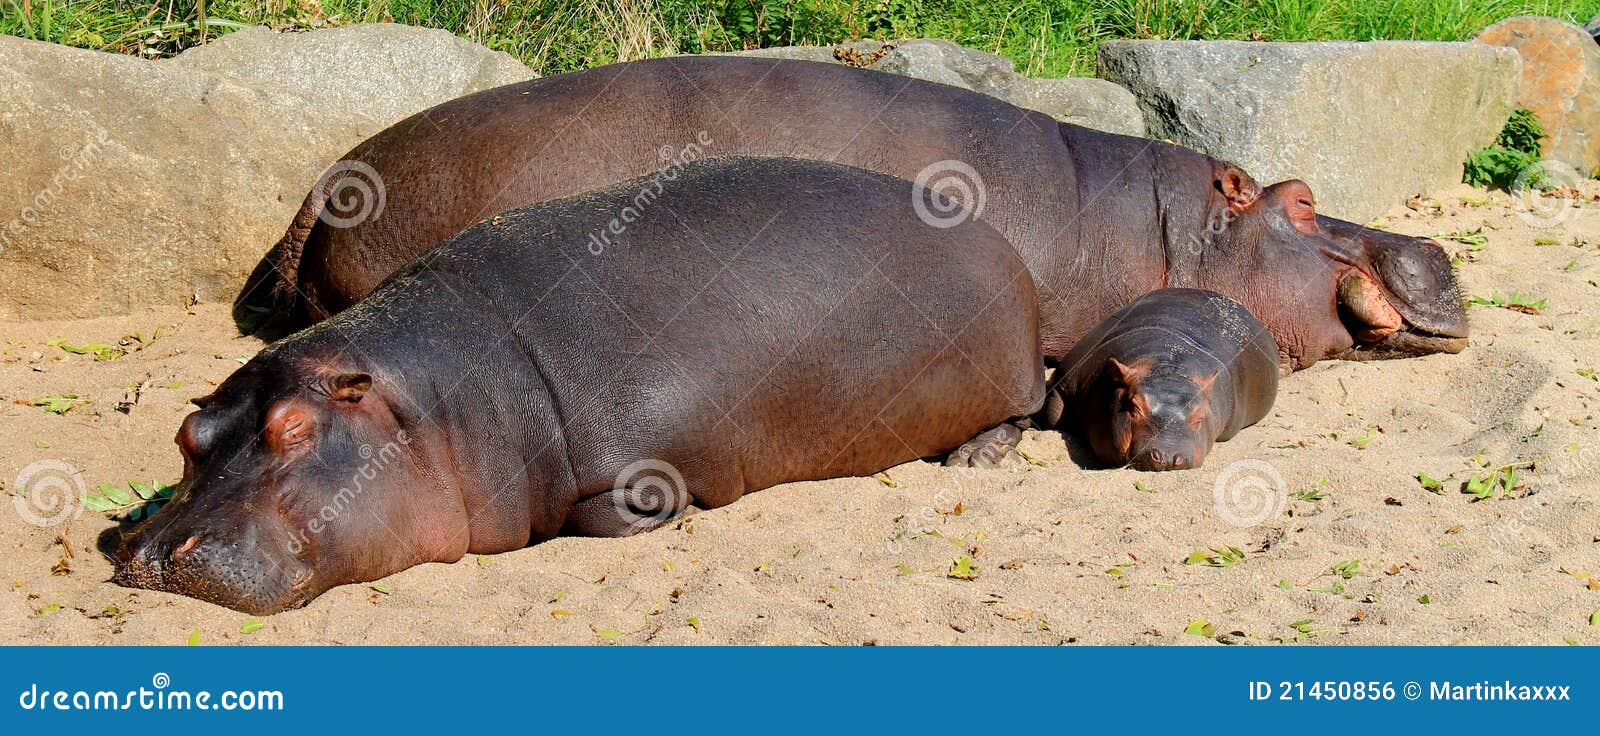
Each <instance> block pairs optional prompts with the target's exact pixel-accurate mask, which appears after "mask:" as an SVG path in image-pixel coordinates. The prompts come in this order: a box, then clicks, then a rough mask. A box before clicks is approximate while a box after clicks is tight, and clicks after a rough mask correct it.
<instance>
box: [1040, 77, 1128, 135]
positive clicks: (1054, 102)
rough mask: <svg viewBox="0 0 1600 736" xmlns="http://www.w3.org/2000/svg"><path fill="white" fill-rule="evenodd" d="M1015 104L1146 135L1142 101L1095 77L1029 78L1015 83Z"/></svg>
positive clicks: (1101, 127) (1112, 130)
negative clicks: (1140, 106) (1140, 107)
mask: <svg viewBox="0 0 1600 736" xmlns="http://www.w3.org/2000/svg"><path fill="white" fill-rule="evenodd" d="M1008 99H1010V100H1011V102H1012V104H1014V105H1016V106H1018V107H1025V108H1028V109H1029V110H1038V111H1039V112H1042V113H1044V114H1046V115H1049V116H1050V117H1053V118H1055V119H1057V120H1060V121H1061V122H1063V123H1072V124H1074V125H1082V126H1084V127H1085V128H1094V129H1095V130H1104V131H1106V132H1108V133H1121V134H1123V135H1132V136H1140V137H1143V136H1144V134H1145V122H1144V112H1143V111H1142V110H1140V109H1139V100H1138V98H1136V97H1134V96H1133V93H1132V92H1129V91H1128V90H1126V89H1124V88H1123V87H1122V86H1121V85H1118V84H1115V83H1113V82H1108V81H1106V80H1104V79H1095V78H1093V77H1063V78H1061V79H1026V80H1025V83H1022V84H1016V85H1013V86H1012V88H1011V90H1010V93H1009V98H1008Z"/></svg>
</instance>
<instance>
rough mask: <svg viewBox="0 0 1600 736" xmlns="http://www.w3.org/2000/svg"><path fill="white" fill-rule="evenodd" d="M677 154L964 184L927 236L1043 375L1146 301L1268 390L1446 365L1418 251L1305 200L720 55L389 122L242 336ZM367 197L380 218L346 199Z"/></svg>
mask: <svg viewBox="0 0 1600 736" xmlns="http://www.w3.org/2000/svg"><path fill="white" fill-rule="evenodd" d="M685 153H688V154H692V155H706V156H720V155H741V154H742V155H769V156H790V157H795V158H805V159H815V160H825V161H836V162H838V163H842V164H846V165H850V166H857V167H860V168H864V169H869V170H873V171H878V172H882V173H886V174H890V175H892V176H897V177H900V178H902V179H906V180H908V181H922V182H926V183H927V185H928V186H929V187H932V188H935V189H938V190H941V191H946V190H948V191H958V190H959V189H960V188H961V187H963V186H964V187H965V188H966V191H967V193H968V196H967V197H966V198H965V199H964V200H963V202H962V206H961V207H960V208H959V210H957V211H953V212H946V213H934V214H935V215H936V216H938V217H941V218H946V219H948V220H949V221H958V220H959V219H961V218H963V217H966V216H976V217H979V218H980V219H982V220H984V221H986V222H988V223H989V224H990V225H992V226H993V227H994V228H995V229H996V230H998V231H999V232H1000V233H1001V234H1002V235H1004V236H1005V237H1006V238H1007V239H1008V240H1010V241H1011V242H1012V244H1013V245H1014V246H1015V247H1016V248H1017V249H1018V251H1019V252H1020V253H1022V255H1023V258H1024V260H1025V261H1027V262H1028V265H1029V268H1030V270H1031V271H1032V275H1033V277H1034V282H1035V285H1036V287H1037V288H1038V291H1039V297H1040V320H1041V333H1042V337H1043V340H1044V343H1045V355H1046V357H1047V358H1048V359H1050V360H1051V361H1058V360H1059V359H1060V358H1062V357H1063V356H1065V354H1066V352H1067V351H1068V350H1070V349H1071V348H1072V346H1073V345H1075V344H1076V343H1077V341H1078V340H1079V339H1081V338H1082V337H1083V335H1085V334H1086V333H1087V332H1088V331H1089V330H1090V329H1091V328H1092V327H1093V326H1094V325H1095V324H1097V323H1099V322H1100V321H1101V320H1102V319H1104V318H1105V317H1106V316H1107V315H1109V314H1111V313H1112V312H1113V311H1116V309H1117V308H1119V307H1121V306H1123V305H1125V304H1127V303H1129V302H1131V301H1133V300H1134V299H1135V298H1137V297H1138V296H1140V295H1141V294H1144V293H1146V292H1149V291H1152V290H1155V289H1159V288H1163V287H1168V286H1191V287H1198V288H1207V289H1212V290H1215V291H1219V292H1222V293H1224V294H1228V295H1230V296H1232V297H1233V298H1236V299H1239V300H1241V301H1243V302H1244V303H1245V305H1246V306H1247V307H1249V308H1250V309H1251V310H1252V311H1253V312H1254V313H1255V314H1256V315H1257V316H1258V317H1260V318H1261V319H1262V320H1263V321H1264V322H1265V323H1266V324H1267V325H1268V327H1270V328H1271V329H1272V332H1273V336H1274V337H1275V338H1277V340H1278V343H1279V345H1280V347H1281V348H1282V350H1283V356H1282V362H1283V366H1284V368H1285V370H1288V369H1296V368H1302V367H1305V366H1307V365H1310V364H1311V363H1314V362H1316V361H1317V360H1320V359H1324V358H1330V357H1344V358H1372V357H1399V356H1405V355H1421V354H1424V353H1431V352H1438V351H1448V352H1456V351H1459V350H1460V349H1461V348H1462V347H1463V346H1464V345H1465V343H1466V339H1465V338H1466V334H1467V333H1466V317H1465V312H1464V310H1463V308H1462V305H1461V302H1460V296H1459V294H1458V293H1457V288H1456V280H1455V276H1454V274H1453V273H1452V271H1451V269H1450V264H1449V262H1448V260H1447V258H1446V256H1445V254H1444V251H1443V250H1442V249H1441V248H1439V247H1438V245H1437V244H1436V243H1433V242H1432V241H1428V240H1424V239H1417V238H1408V237H1401V236H1397V235H1389V234H1387V233H1382V232H1379V231H1376V230H1370V229H1367V228H1363V227H1359V226H1357V225H1353V224H1350V223H1344V222H1339V221H1336V220H1331V219H1329V218H1324V217H1318V216H1316V215H1315V211H1314V210H1313V209H1312V208H1311V199H1310V193H1309V191H1308V190H1306V189H1305V188H1304V185H1301V184H1298V183H1289V184H1280V185H1278V186H1276V187H1272V188H1269V189H1267V190H1266V191H1265V192H1263V190H1262V189H1261V187H1259V186H1257V185H1256V183H1255V182H1254V181H1253V180H1251V178H1250V177H1249V175H1248V174H1245V173H1244V172H1243V171H1240V170H1239V169H1238V168H1236V167H1234V166H1231V165H1229V164H1226V163H1224V162H1221V161H1217V160H1215V159H1212V158H1209V157H1206V156H1203V155H1201V154H1199V153H1196V152H1194V151H1191V150H1188V149H1184V148H1180V147H1178V146H1173V145H1170V144H1167V143H1161V142H1158V141H1151V140H1144V139H1138V138H1129V137H1125V136H1119V135H1112V134H1109V133H1102V132H1098V131H1094V130H1090V129H1087V128H1081V127H1077V126H1073V125H1066V124H1061V123H1057V122H1056V121H1055V120H1053V119H1051V118H1050V117H1049V116H1047V115H1044V114H1041V113H1037V112H1032V111H1028V110H1023V109H1021V108H1018V107H1015V106H1012V105H1010V104H1007V103H1005V102H1002V101H1000V100H998V99H995V98H993V97H989V96H986V95H982V94H978V93H976V92H969V91H966V90H962V89H958V88H955V87H949V86H945V85H941V84H934V83H931V82H924V81H921V80H916V79H908V78H906V77H900V76H895V75H890V74H884V73H881V72H875V71H870V70H861V69H852V68H849V67H844V66H840V65H832V64H819V63H814V62H804V61H790V60H776V59H755V58H729V57H677V58H668V59H656V60H648V61H639V62H630V63H626V64H616V65H612V66H606V67H600V68H596V69H591V70H587V71H583V72H577V73H573V74H563V75H559V76H553V77H546V78H544V79H538V80H534V81H531V82H526V83H520V84H514V85H509V86H506V87H501V88H498V89H493V90H488V91H485V92H482V93H479V94H476V95H471V96H468V97H464V98H461V99H459V100H455V101H452V102H448V103H445V104H443V105H440V106H439V107H436V108H433V109H431V110H428V111H425V112H422V113H419V114H418V115H416V116H413V117H412V118H410V119H407V120H405V121H402V122H400V123H397V124H396V125H395V126H393V127H391V128H389V129H388V130H386V131H383V132H381V133H379V134H378V135H376V136H374V137H373V138H372V139H370V140H368V141H366V142H365V143H363V144H361V145H360V146H358V147H357V148H356V149H355V150H353V151H351V152H350V153H349V154H347V155H346V156H345V159H346V161H344V162H341V163H340V164H339V165H336V166H334V167H332V168H331V169H330V170H329V174H330V175H328V176H325V177H324V179H323V181H321V182H320V183H319V185H318V186H317V187H315V188H314V189H313V191H312V192H311V194H310V195H309V196H308V197H307V198H306V200H305V202H304V203H303V205H302V206H301V209H300V211H299V214H298V215H297V216H296V217H295V220H294V222H293V223H292V225H291V227H290V228H289V231H288V233H287V234H286V235H285V236H284V238H283V240H282V242H280V243H279V244H278V246H277V248H275V249H274V251H273V253H272V254H270V255H269V256H268V258H267V260H266V261H264V262H263V264H262V265H261V267H260V268H259V269H258V271H257V273H256V277H255V278H254V279H253V280H252V287H251V288H248V289H247V290H246V292H245V293H244V294H243V295H241V298H240V302H239V309H238V310H237V312H236V315H237V316H238V317H239V318H240V319H241V320H245V321H248V320H249V319H253V318H255V317H258V316H259V314H257V310H258V309H260V308H261V307H260V306H259V301H260V297H262V296H263V295H264V294H265V293H266V292H268V291H271V292H272V293H273V294H274V295H275V296H276V307H275V309H276V310H277V315H278V317H279V318H281V319H284V320H288V321H289V322H290V323H293V324H299V323H304V322H305V321H307V320H311V319H321V318H323V317H325V316H326V315H328V314H332V313H335V312H338V311H339V310H342V309H344V308H347V307H348V306H350V305H351V304H353V303H355V301H356V300H358V299H360V298H361V297H362V296H363V295H365V294H367V293H368V292H370V291H371V290H372V289H373V288H374V287H375V286H377V284H378V283H379V282H380V281H382V280H383V279H384V278H385V277H387V276H388V275H389V274H390V273H391V272H392V271H394V270H395V269H396V268H398V267H399V266H400V265H402V264H404V263H405V262H406V261H407V260H409V259H410V258H411V257H412V256H414V255H416V254H418V253H421V252H422V251H423V250H425V249H427V248H429V247H431V246H432V245H434V244H435V243H437V242H439V241H441V240H443V239H445V238H447V237H450V236H451V235H453V234H455V233H457V232H460V231H461V230H464V229H466V228H467V227H470V226H472V225H473V224H474V223H476V222H478V221H479V220H482V219H484V218H486V217H489V216H490V215H493V214H494V213H496V212H499V211H502V210H506V209H510V208H513V207H520V206H523V205H527V204H529V203H533V202H540V201H545V200H550V199H556V198H560V197H566V196H571V195H574V194H577V193H579V192H583V191H586V190H589V189H593V188H595V187H599V186H605V185H608V184H612V183H615V182H618V181H623V180H626V179H629V178H632V177H636V176H642V175H644V174H647V173H649V172H651V171H654V170H656V169H658V168H660V167H661V166H662V165H663V164H664V163H666V162H667V160H668V159H675V158H678V157H680V156H681V155H683V154H685ZM360 171H364V172H368V173H367V174H366V175H376V176H377V177H378V178H380V179H381V182H367V181H365V180H364V179H363V178H362V177H361V176H358V175H357V172H360ZM372 184H377V186H375V187H371V188H372V189H376V190H377V191H381V192H382V194H383V200H382V205H383V206H382V207H381V210H380V209H379V208H377V207H376V206H375V204H376V203H375V202H373V201H363V200H361V199H360V198H359V196H356V198H355V199H354V200H350V199H347V198H348V197H351V196H353V195H359V193H360V192H361V191H362V187H363V186H371V185H372ZM346 185H348V186H346Z"/></svg>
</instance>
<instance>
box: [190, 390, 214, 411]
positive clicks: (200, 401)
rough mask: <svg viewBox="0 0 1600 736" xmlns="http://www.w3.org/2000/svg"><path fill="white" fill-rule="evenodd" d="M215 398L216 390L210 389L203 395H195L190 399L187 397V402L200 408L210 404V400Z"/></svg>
mask: <svg viewBox="0 0 1600 736" xmlns="http://www.w3.org/2000/svg"><path fill="white" fill-rule="evenodd" d="M216 398H217V392H215V391H212V392H211V393H209V394H206V395H205V396H196V397H194V398H192V399H189V403H191V404H194V405H195V406H198V407H200V408H201V409H204V408H206V407H208V406H211V402H213V401H215V400H216Z"/></svg>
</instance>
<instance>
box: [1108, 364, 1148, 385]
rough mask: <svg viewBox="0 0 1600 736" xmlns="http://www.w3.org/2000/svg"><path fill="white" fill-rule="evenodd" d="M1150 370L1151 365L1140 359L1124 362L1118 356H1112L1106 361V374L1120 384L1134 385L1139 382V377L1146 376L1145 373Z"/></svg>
mask: <svg viewBox="0 0 1600 736" xmlns="http://www.w3.org/2000/svg"><path fill="white" fill-rule="evenodd" d="M1149 370H1150V367H1149V366H1147V365H1145V364H1143V363H1140V362H1139V361H1134V362H1133V363H1124V362H1122V361H1120V360H1117V359H1116V358H1110V359H1108V360H1107V361H1106V375H1107V376H1109V377H1110V378H1111V380H1112V381H1114V382H1116V383H1117V384H1118V385H1120V386H1132V385H1134V384H1136V383H1138V382H1139V379H1141V378H1144V374H1145V373H1148V372H1149Z"/></svg>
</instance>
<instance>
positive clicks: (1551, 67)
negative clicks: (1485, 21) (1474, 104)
mask: <svg viewBox="0 0 1600 736" xmlns="http://www.w3.org/2000/svg"><path fill="white" fill-rule="evenodd" d="M1473 40H1475V41H1477V42H1479V43H1486V44H1491V45H1494V46H1505V47H1507V48H1513V49H1516V50H1517V53H1519V54H1521V55H1522V81H1521V84H1520V85H1519V86H1518V88H1517V99H1516V104H1517V107H1525V108H1528V109H1530V110H1532V111H1533V113H1534V114H1535V115H1537V116H1538V117H1539V122H1540V123H1542V124H1543V126H1544V131H1545V133H1547V134H1549V136H1550V139H1549V140H1547V141H1545V143H1544V156H1545V158H1552V159H1555V160H1557V161H1561V162H1563V163H1566V164H1567V165H1568V166H1571V167H1573V168H1575V169H1577V170H1578V171H1581V172H1583V173H1585V174H1588V173H1591V172H1594V171H1596V170H1597V169H1600V45H1597V44H1596V43H1595V41H1594V36H1593V35H1591V34H1590V32H1589V31H1586V30H1584V29H1582V28H1579V27H1578V26H1575V25H1573V24H1571V23H1566V22H1563V21H1559V20H1556V19H1555V18H1549V17H1546V16H1542V15H1523V16H1518V17H1516V18H1508V19H1506V20H1503V21H1500V22H1499V23H1496V24H1494V25H1492V26H1489V27H1488V28H1485V29H1484V30H1483V32H1482V33H1479V34H1478V36H1477V37H1476V38H1475V39H1473Z"/></svg>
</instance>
